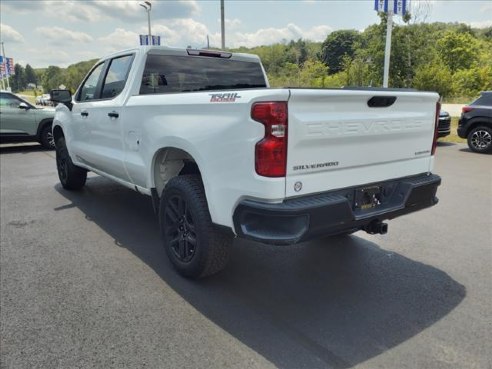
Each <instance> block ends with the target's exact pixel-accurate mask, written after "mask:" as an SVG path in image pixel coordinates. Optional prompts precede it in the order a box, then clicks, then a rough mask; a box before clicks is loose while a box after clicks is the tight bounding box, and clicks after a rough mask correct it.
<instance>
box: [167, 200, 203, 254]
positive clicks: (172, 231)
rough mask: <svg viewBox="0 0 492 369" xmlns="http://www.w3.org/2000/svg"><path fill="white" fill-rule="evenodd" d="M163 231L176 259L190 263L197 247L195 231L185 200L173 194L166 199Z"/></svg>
mask: <svg viewBox="0 0 492 369" xmlns="http://www.w3.org/2000/svg"><path fill="white" fill-rule="evenodd" d="M164 229H165V232H166V238H167V239H168V240H169V241H168V242H169V247H170V248H171V250H172V252H173V253H174V256H175V257H176V259H177V260H179V261H180V262H182V263H190V262H191V260H192V259H193V257H194V256H195V251H196V247H197V239H196V230H195V224H194V222H193V217H192V215H191V213H190V211H189V209H188V206H187V203H186V200H185V199H184V198H183V197H182V196H181V195H180V194H174V195H173V196H171V197H170V198H169V199H168V203H167V207H166V210H165V214H164Z"/></svg>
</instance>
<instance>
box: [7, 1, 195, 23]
mask: <svg viewBox="0 0 492 369" xmlns="http://www.w3.org/2000/svg"><path fill="white" fill-rule="evenodd" d="M4 2H5V3H6V4H7V5H6V8H7V9H8V10H10V11H15V12H21V13H27V12H32V11H33V10H36V11H38V12H41V11H44V12H45V13H47V14H51V15H56V16H59V17H61V18H62V19H65V20H68V21H70V22H92V23H95V22H99V21H102V20H108V19H111V18H113V19H118V20H123V21H126V22H143V21H145V19H146V15H145V10H144V9H143V8H142V7H141V6H140V5H139V1H135V0H118V1H111V0H85V1H80V0H67V1H63V3H61V2H60V1H59V0H48V1H16V2H15V3H14V2H13V1H12V2H9V1H2V7H3V6H4ZM151 3H152V10H151V13H150V15H151V18H152V20H158V19H169V18H187V17H191V16H193V15H195V14H197V13H198V12H199V10H200V8H199V6H198V3H197V1H196V0H177V1H153V2H151ZM53 9H56V12H54V11H53Z"/></svg>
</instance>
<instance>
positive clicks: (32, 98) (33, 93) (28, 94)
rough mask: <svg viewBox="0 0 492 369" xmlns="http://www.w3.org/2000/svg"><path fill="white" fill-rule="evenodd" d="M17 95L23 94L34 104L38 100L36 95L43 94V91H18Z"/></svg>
mask: <svg viewBox="0 0 492 369" xmlns="http://www.w3.org/2000/svg"><path fill="white" fill-rule="evenodd" d="M16 94H17V95H21V96H23V97H24V98H25V99H26V100H27V101H29V102H30V103H31V104H34V103H35V102H36V96H40V95H42V94H43V91H41V90H37V91H35V90H24V91H21V92H16Z"/></svg>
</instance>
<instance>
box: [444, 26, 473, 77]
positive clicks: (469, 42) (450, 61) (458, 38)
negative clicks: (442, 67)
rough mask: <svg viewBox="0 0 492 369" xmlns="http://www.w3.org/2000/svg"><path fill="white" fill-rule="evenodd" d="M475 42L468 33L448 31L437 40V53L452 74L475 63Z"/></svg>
mask: <svg viewBox="0 0 492 369" xmlns="http://www.w3.org/2000/svg"><path fill="white" fill-rule="evenodd" d="M477 46H478V45H477V41H476V39H475V38H474V37H473V36H472V35H470V33H468V32H464V33H459V32H456V31H448V32H446V33H445V34H444V35H443V36H442V37H441V38H439V39H438V40H437V51H438V53H439V56H440V57H441V59H442V60H443V61H444V63H445V64H446V65H447V66H448V67H449V69H450V70H451V72H452V73H454V72H456V71H457V70H459V69H469V68H470V67H471V66H472V65H473V64H474V63H475V62H476V61H477Z"/></svg>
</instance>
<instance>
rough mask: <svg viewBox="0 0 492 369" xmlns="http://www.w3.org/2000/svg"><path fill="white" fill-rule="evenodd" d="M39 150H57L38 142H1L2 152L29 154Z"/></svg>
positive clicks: (0, 148) (0, 150)
mask: <svg viewBox="0 0 492 369" xmlns="http://www.w3.org/2000/svg"><path fill="white" fill-rule="evenodd" d="M38 151H49V152H51V151H53V152H55V151H54V150H47V149H45V148H44V147H43V146H41V145H40V144H38V143H36V142H28V143H22V144H12V143H5V142H3V141H1V142H0V154H18V153H23V154H29V153H31V152H38Z"/></svg>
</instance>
